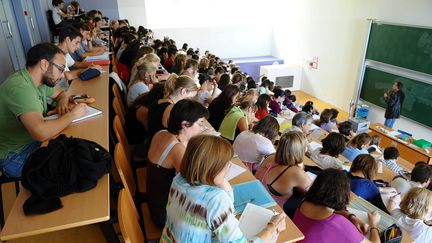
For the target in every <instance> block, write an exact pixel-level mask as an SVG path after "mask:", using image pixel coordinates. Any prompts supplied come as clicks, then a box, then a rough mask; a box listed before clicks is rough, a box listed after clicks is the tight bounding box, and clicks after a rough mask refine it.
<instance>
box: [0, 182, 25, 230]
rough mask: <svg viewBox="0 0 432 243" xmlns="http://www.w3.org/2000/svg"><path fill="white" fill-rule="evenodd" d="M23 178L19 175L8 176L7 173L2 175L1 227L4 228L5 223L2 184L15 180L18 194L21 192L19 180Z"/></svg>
mask: <svg viewBox="0 0 432 243" xmlns="http://www.w3.org/2000/svg"><path fill="white" fill-rule="evenodd" d="M20 180H21V178H17V177H7V176H6V175H5V174H2V175H1V176H0V229H1V228H3V225H4V222H5V220H4V212H3V191H2V186H3V184H6V183H9V182H15V193H16V195H17V196H18V193H19V187H20V185H19V182H20Z"/></svg>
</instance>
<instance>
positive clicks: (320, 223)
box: [293, 209, 365, 243]
mask: <svg viewBox="0 0 432 243" xmlns="http://www.w3.org/2000/svg"><path fill="white" fill-rule="evenodd" d="M293 221H294V224H295V225H296V226H297V227H298V228H299V229H300V231H301V232H302V233H303V234H304V236H305V238H304V240H302V241H299V242H304V243H315V242H321V243H326V242H328V243H334V242H344V243H359V242H362V241H363V239H364V238H365V237H364V236H363V235H362V234H361V233H360V232H359V231H358V230H357V228H356V227H355V226H354V225H353V224H352V223H351V222H350V221H349V220H348V219H346V218H345V217H344V216H342V215H338V214H332V215H331V216H330V217H328V218H326V219H323V220H315V219H311V218H308V217H306V216H305V215H303V214H302V213H301V212H300V210H299V209H297V210H296V211H295V214H294V219H293Z"/></svg>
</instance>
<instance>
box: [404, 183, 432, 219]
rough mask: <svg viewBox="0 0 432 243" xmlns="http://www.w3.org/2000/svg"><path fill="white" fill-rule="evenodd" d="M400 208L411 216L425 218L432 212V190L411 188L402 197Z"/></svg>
mask: <svg viewBox="0 0 432 243" xmlns="http://www.w3.org/2000/svg"><path fill="white" fill-rule="evenodd" d="M400 209H401V211H402V212H403V213H404V214H406V215H407V216H408V217H410V218H413V219H421V220H425V219H426V217H427V216H428V215H430V214H431V213H432V212H431V211H432V192H431V191H429V190H428V189H426V188H420V187H418V188H417V187H415V188H411V190H409V192H408V193H407V194H406V195H405V196H404V198H403V199H402V201H401V203H400Z"/></svg>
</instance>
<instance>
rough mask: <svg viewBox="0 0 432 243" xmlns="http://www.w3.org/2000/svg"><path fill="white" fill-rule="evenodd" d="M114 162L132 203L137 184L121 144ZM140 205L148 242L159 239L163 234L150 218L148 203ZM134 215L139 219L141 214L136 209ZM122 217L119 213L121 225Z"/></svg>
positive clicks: (116, 150) (115, 153)
mask: <svg viewBox="0 0 432 243" xmlns="http://www.w3.org/2000/svg"><path fill="white" fill-rule="evenodd" d="M114 161H115V164H116V167H117V170H118V173H119V175H120V179H121V181H122V183H123V186H124V189H123V190H122V191H125V192H126V195H127V197H128V200H129V201H130V202H134V197H133V195H134V194H135V191H136V184H135V181H134V179H133V176H132V170H131V168H130V166H128V164H127V162H126V161H127V158H126V156H125V153H124V148H123V146H122V145H121V144H120V143H117V145H116V147H115V150H114ZM139 169H142V168H139ZM145 172H147V170H145ZM145 176H147V174H146V173H145ZM139 178H141V177H139ZM143 179H144V180H145V179H146V178H143ZM144 186H146V185H144ZM121 193H122V192H121V191H120V194H121ZM120 201H121V199H119V203H120ZM138 203H139V204H141V205H140V210H141V217H140V218H141V219H142V223H143V226H144V231H145V237H146V239H147V240H157V239H159V238H160V236H161V234H162V232H161V230H160V229H159V228H158V227H156V226H155V225H154V223H153V222H152V220H151V218H150V211H149V209H148V206H147V203H140V202H138ZM133 205H135V204H133ZM134 207H135V206H134ZM119 208H120V207H119ZM119 211H120V210H119ZM134 214H135V216H136V217H139V213H138V212H137V210H136V208H135V213H134ZM120 215H121V213H120V212H119V222H120V224H121V219H120V217H121V216H120ZM130 219H132V217H130ZM120 227H121V226H120ZM122 233H123V230H122ZM123 236H124V235H123ZM124 237H125V238H126V236H124ZM125 241H126V239H125ZM126 242H128V241H126ZM141 242H142V241H141Z"/></svg>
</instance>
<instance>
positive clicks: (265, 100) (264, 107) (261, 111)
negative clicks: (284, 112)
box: [255, 94, 271, 120]
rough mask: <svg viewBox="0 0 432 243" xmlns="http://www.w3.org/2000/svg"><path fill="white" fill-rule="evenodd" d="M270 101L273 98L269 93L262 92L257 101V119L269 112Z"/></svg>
mask: <svg viewBox="0 0 432 243" xmlns="http://www.w3.org/2000/svg"><path fill="white" fill-rule="evenodd" d="M270 101H271V98H270V95H268V94H262V95H260V96H258V100H257V102H256V106H257V111H256V112H255V117H256V119H258V120H261V119H263V118H264V117H266V116H267V115H268V114H269V111H268V106H269V104H270Z"/></svg>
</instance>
